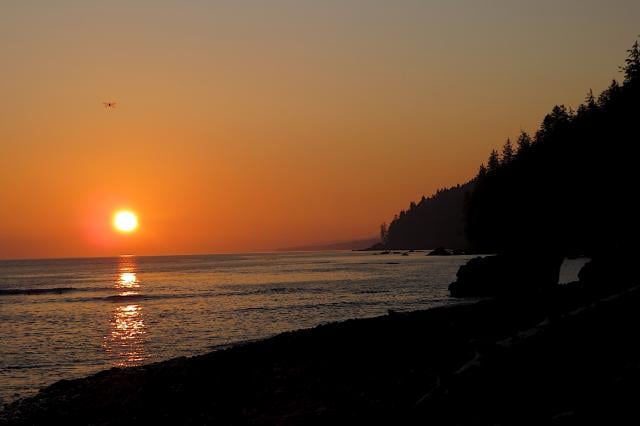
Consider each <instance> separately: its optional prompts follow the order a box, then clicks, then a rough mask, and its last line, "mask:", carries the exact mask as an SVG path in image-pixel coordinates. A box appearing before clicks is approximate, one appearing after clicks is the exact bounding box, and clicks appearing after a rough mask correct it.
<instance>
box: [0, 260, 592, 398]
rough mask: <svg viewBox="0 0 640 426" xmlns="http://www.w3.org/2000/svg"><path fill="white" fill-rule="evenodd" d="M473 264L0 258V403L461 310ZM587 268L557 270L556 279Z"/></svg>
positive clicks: (569, 265)
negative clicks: (315, 332) (283, 337)
mask: <svg viewBox="0 0 640 426" xmlns="http://www.w3.org/2000/svg"><path fill="white" fill-rule="evenodd" d="M470 257H471V256H451V257H427V256H425V253H422V252H416V253H411V254H410V255H409V256H401V255H400V254H388V255H373V254H372V253H363V252H346V251H341V252H318V253H269V254H264V253H261V254H246V255H244V254H243V255H209V256H166V257H132V256H126V257H115V258H89V259H60V260H20V261H0V402H5V403H6V402H8V401H11V400H14V399H16V398H17V397H20V396H27V395H31V394H34V393H35V392H36V391H37V390H38V389H39V388H40V387H42V386H46V385H49V384H51V383H53V382H55V381H57V380H60V379H70V378H76V377H81V376H84V375H87V374H90V373H94V372H97V371H100V370H103V369H106V368H110V367H113V366H132V365H139V364H143V363H148V362H154V361H160V360H164V359H168V358H172V357H176V356H182V355H195V354H200V353H204V352H208V351H210V350H212V349H215V348H216V347H219V346H221V345H225V344H229V343H232V342H238V341H246V340H251V339H257V338H263V337H267V336H271V335H273V334H276V333H279V332H282V331H287V330H294V329H299V328H306V327H312V326H315V325H318V324H321V323H326V322H329V321H337V320H344V319H348V318H357V317H371V316H376V315H382V314H385V313H386V312H387V310H388V309H394V310H415V309H423V308H428V307H432V306H436V305H444V304H451V303H456V301H455V300H453V299H450V298H449V297H448V295H447V285H448V284H449V283H450V282H451V281H453V279H454V277H455V273H456V271H457V270H458V267H459V266H460V265H461V264H463V263H464V262H465V261H466V260H467V259H469V258H470ZM582 263H583V261H580V260H577V261H567V262H565V264H564V265H563V271H562V277H561V281H562V282H568V281H571V280H573V279H575V277H576V274H577V270H578V269H579V267H580V266H581V265H582Z"/></svg>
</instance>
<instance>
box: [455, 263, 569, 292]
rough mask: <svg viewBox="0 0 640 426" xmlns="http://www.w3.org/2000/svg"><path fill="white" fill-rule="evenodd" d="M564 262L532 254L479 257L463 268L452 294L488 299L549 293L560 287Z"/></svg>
mask: <svg viewBox="0 0 640 426" xmlns="http://www.w3.org/2000/svg"><path fill="white" fill-rule="evenodd" d="M562 261H563V258H562V256H554V255H535V254H530V253H529V254H517V255H504V254H502V255H496V256H486V257H476V258H474V259H471V260H470V261H469V262H467V264H466V265H463V266H461V267H460V269H459V270H458V273H457V274H456V276H457V280H456V281H455V282H454V283H452V284H451V285H450V286H449V291H450V292H451V295H452V296H454V297H486V296H501V295H513V294H517V293H530V292H534V291H539V290H547V289H549V288H551V287H553V286H555V285H557V284H558V279H559V276H560V267H561V266H562Z"/></svg>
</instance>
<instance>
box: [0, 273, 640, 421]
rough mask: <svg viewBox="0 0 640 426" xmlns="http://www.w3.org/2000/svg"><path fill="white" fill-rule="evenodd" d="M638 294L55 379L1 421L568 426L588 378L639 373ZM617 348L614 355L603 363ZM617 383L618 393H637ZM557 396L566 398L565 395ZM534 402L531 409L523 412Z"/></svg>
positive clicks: (383, 323) (497, 307) (492, 309)
mask: <svg viewBox="0 0 640 426" xmlns="http://www.w3.org/2000/svg"><path fill="white" fill-rule="evenodd" d="M563 287H564V286H563ZM639 304H640V287H633V288H631V289H628V290H622V291H620V292H619V293H616V294H613V295H611V294H600V293H594V292H593V291H591V290H589V289H585V288H583V287H581V286H580V285H579V284H570V285H568V286H566V287H564V288H560V287H558V288H556V289H555V290H554V291H553V292H552V294H544V295H535V296H529V297H526V298H517V299H514V298H512V299H488V300H480V301H472V302H467V303H461V304H459V305H453V306H439V307H434V308H431V309H427V310H421V311H412V312H403V313H395V312H389V314H388V315H384V316H378V317H373V318H366V319H352V320H346V321H342V322H337V323H329V324H324V325H320V326H316V327H314V328H310V329H303V330H297V331H291V332H285V333H281V334H278V335H276V336H273V337H269V338H265V339H260V340H257V341H251V342H244V343H237V344H233V345H232V346H231V347H229V348H226V349H225V348H222V349H218V350H215V351H213V352H209V353H207V354H204V355H198V356H193V357H180V358H174V359H170V360H167V361H161V362H157V363H152V364H147V365H143V366H138V367H129V368H124V369H123V368H112V369H109V370H105V371H102V372H99V373H97V374H94V375H91V376H88V377H85V378H82V379H75V380H62V381H59V382H56V383H54V384H53V385H51V386H49V387H47V388H45V389H42V390H41V391H40V392H39V393H38V394H37V395H36V396H34V397H29V398H25V399H20V400H17V401H14V402H13V403H10V404H8V405H7V406H6V407H5V408H4V409H3V411H1V412H0V424H18V425H19V424H34V423H35V424H38V423H40V422H44V421H45V420H46V422H47V423H52V422H64V423H65V424H85V423H92V424H104V425H106V424H135V423H148V422H175V423H181V424H209V423H222V424H264V425H267V424H283V425H289V424H291V425H293V424H328V423H332V422H333V423H336V422H345V421H347V420H348V421H352V422H355V421H358V422H367V423H370V424H389V423H400V424H411V423H413V422H414V421H419V422H422V421H426V420H430V421H432V422H435V424H454V423H455V424H471V423H474V422H472V420H474V419H475V420H478V417H477V416H478V415H479V414H478V413H482V414H481V418H485V419H486V422H482V421H481V422H480V423H479V424H493V423H492V422H495V421H496V420H502V421H506V420H511V423H514V422H515V423H518V424H528V423H527V422H532V423H530V424H574V423H571V421H572V420H573V421H576V422H578V423H579V421H578V420H579V419H580V418H586V417H583V416H585V415H587V414H588V415H589V416H593V413H592V412H593V411H594V409H595V408H602V407H598V406H597V405H595V406H594V405H592V404H590V403H589V402H590V401H591V400H592V399H593V397H594V395H598V396H599V397H600V399H601V400H606V395H604V393H610V392H611V390H612V388H611V386H609V387H606V388H604V387H601V386H598V387H594V385H593V384H592V385H591V386H589V383H585V379H587V378H589V379H590V378H593V377H597V378H598V380H596V383H600V384H601V382H602V380H605V381H607V380H608V379H612V378H616V377H617V378H618V379H619V377H618V376H616V374H618V373H619V372H620V371H621V369H624V368H627V367H628V365H629V363H631V364H632V365H636V367H634V368H636V370H634V371H636V372H640V367H638V366H640V351H636V350H635V344H634V343H633V342H632V341H631V340H629V338H628V337H627V335H628V334H629V333H633V332H634V331H635V328H634V327H633V326H632V325H633V324H634V322H633V320H636V319H640V312H638V309H636V306H638V305H639ZM594 321H595V322H596V323H597V324H598V327H597V328H595V329H594V328H593V326H594ZM622 331H624V333H622V334H621V332H622ZM564 340H567V342H564ZM604 343H606V351H605V348H604V346H603V344H604ZM523 347H524V348H526V351H524V352H523V350H522V348H523ZM585 348H589V350H585ZM623 349H624V350H623ZM556 355H557V359H556V358H555V356H556ZM570 355H573V356H579V357H581V358H584V359H583V360H581V361H580V362H576V361H575V359H573V358H571V356H570ZM612 357H613V358H612ZM617 358H624V362H622V361H621V362H620V363H619V365H617V364H616V365H611V363H613V361H615V360H616V359H617ZM569 359H571V360H572V363H568V362H567V360H569ZM603 360H606V361H607V362H608V363H609V364H606V365H605V364H603V362H604V361H603ZM634 362H637V364H633V363H634ZM614 364H615V363H614ZM587 366H588V368H589V369H586V368H587ZM529 370H531V371H536V372H537V375H533V376H531V375H530V374H528V371H529ZM551 372H552V373H553V374H551ZM556 374H557V375H559V377H558V378H555V377H554V375H556ZM582 375H584V378H581V376H582ZM565 376H567V377H565ZM514 377H517V378H518V381H516V382H514V380H515V379H513V378H514ZM629 377H633V376H629ZM541 378H545V380H547V381H551V383H550V382H545V383H541V382H540V379H541ZM622 380H623V382H625V379H624V376H623V378H622ZM554 381H556V382H557V383H553V382H554ZM587 382H588V380H587ZM627 382H628V380H627V381H626V382H625V383H623V386H622V388H623V389H624V390H625V392H627V395H635V394H637V393H638V392H637V391H630V390H629V389H628V387H629V386H627V385H630V384H629V383H627ZM554 387H558V388H560V389H563V391H564V392H563V393H561V394H558V392H555V391H554ZM618 387H620V386H618ZM507 391H508V392H507ZM540 395H542V396H540ZM562 395H573V396H572V398H573V401H572V402H571V404H568V405H567V404H566V401H565V402H563V396H562ZM576 395H583V397H584V398H578V397H577V396H576ZM587 395H590V396H589V397H588V398H587ZM572 398H569V399H572ZM532 400H533V401H535V406H534V411H533V412H532V411H531V407H529V410H525V409H524V408H523V406H522V404H525V405H526V406H529V405H530V403H531V402H532ZM561 402H562V403H561ZM563 403H564V404H565V405H567V406H563ZM87 407H91V408H87ZM465 407H466V408H465ZM594 407H595V408H594ZM632 407H633V405H631V406H630V407H629V408H630V409H631V408H632ZM601 411H602V410H599V411H598V412H597V413H596V414H598V413H601ZM465 412H468V413H474V417H471V418H470V417H465V414H464V413H465ZM605 412H606V410H605ZM617 412H618V413H622V412H623V411H621V410H620V409H619V408H618V409H617ZM585 413H586V414H585ZM469 415H471V414H469ZM559 416H560V417H559ZM561 417H562V418H564V419H565V421H566V422H565V423H557V421H556V420H557V419H559V418H561ZM554 419H555V420H554ZM475 420H474V421H475ZM525 420H526V421H525ZM567 422H569V423H567ZM506 423H509V422H508V421H507V422H506ZM578 423H576V424H578Z"/></svg>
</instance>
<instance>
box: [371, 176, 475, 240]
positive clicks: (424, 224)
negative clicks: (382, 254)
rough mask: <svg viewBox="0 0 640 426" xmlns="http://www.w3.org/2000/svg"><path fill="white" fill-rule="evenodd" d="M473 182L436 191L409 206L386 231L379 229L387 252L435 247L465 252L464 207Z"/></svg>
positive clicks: (394, 219) (384, 226) (383, 227)
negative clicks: (463, 250) (388, 250)
mask: <svg viewBox="0 0 640 426" xmlns="http://www.w3.org/2000/svg"><path fill="white" fill-rule="evenodd" d="M472 188H473V182H468V183H465V184H463V185H456V186H454V187H451V188H447V189H440V190H438V191H437V192H436V193H435V194H434V195H433V196H431V197H429V198H426V197H422V199H421V200H420V201H419V202H418V203H414V202H411V204H410V205H409V209H408V210H402V211H401V212H400V214H399V215H396V216H395V217H394V218H393V221H391V224H389V226H388V227H387V226H386V225H385V224H383V225H382V227H381V232H380V234H381V235H380V237H381V240H382V244H381V245H379V246H378V247H379V248H386V249H433V248H436V247H451V248H465V247H467V245H468V243H467V239H466V238H465V235H464V216H463V211H464V203H465V197H466V196H467V193H468V192H469V191H470V190H471V189H472Z"/></svg>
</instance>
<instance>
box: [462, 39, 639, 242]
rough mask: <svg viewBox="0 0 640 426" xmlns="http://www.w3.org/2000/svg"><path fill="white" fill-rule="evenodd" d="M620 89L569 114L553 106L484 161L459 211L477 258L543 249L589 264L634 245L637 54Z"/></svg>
mask: <svg viewBox="0 0 640 426" xmlns="http://www.w3.org/2000/svg"><path fill="white" fill-rule="evenodd" d="M622 71H624V83H623V84H619V83H618V82H617V81H615V80H614V81H613V82H612V83H611V85H610V86H609V87H608V88H607V89H606V90H605V91H603V92H602V93H601V94H600V95H599V96H598V97H597V98H596V97H595V96H594V95H593V92H592V91H591V90H590V91H589V92H588V94H587V96H586V99H585V102H584V103H583V104H582V105H580V106H579V107H578V109H577V110H576V111H573V110H572V109H570V108H567V107H565V106H564V105H559V106H555V107H554V108H553V109H552V111H551V112H550V113H549V114H548V115H547V116H546V117H545V118H544V120H543V121H542V123H541V125H540V128H539V129H538V131H537V132H536V134H535V135H534V136H533V137H530V136H529V135H527V134H526V133H522V134H521V135H520V137H519V138H518V140H517V147H515V148H514V147H512V146H511V142H510V141H507V143H506V144H505V145H504V148H503V150H502V154H501V155H500V154H498V153H497V152H496V151H493V152H492V153H491V156H490V157H489V161H488V165H487V167H484V166H482V167H481V168H480V172H479V174H478V176H477V179H476V182H477V184H476V186H475V188H474V190H473V191H472V192H471V196H470V198H469V202H468V204H467V210H466V218H467V228H466V231H467V236H468V237H469V239H470V241H471V243H472V245H473V247H474V248H475V249H477V250H490V251H521V250H523V249H525V248H527V249H532V248H534V249H539V248H544V249H550V248H551V247H552V248H553V250H555V251H558V252H560V253H561V254H567V253H581V254H594V253H598V252H602V251H610V252H611V251H617V250H629V249H631V248H633V247H635V246H637V244H638V229H639V228H638V217H640V215H639V213H640V212H639V211H638V207H637V202H636V199H635V198H636V197H635V196H634V194H635V193H636V192H637V188H638V175H637V167H638V157H637V152H638V143H640V127H639V126H638V124H639V123H640V48H639V46H638V43H637V42H636V43H635V44H634V46H633V47H632V48H631V49H630V50H629V56H628V58H627V60H626V65H625V66H624V67H622Z"/></svg>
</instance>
